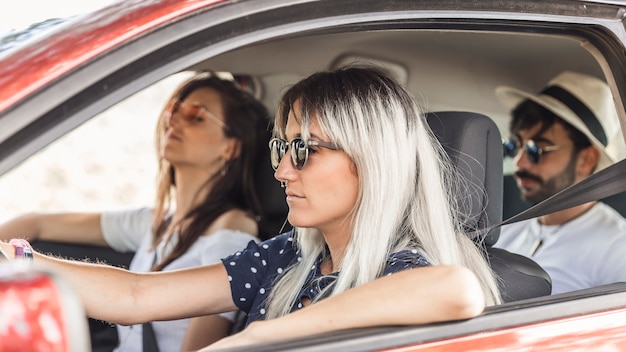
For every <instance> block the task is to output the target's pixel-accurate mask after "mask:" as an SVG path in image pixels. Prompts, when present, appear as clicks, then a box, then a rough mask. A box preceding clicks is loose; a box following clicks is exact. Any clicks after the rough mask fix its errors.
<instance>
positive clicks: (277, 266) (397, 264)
mask: <svg viewBox="0 0 626 352" xmlns="http://www.w3.org/2000/svg"><path fill="white" fill-rule="evenodd" d="M293 236H294V231H293V230H291V231H290V232H286V233H284V234H281V235H278V236H276V237H273V238H271V239H269V240H267V241H264V242H261V243H256V242H254V241H250V243H249V244H248V246H247V247H246V248H245V249H244V250H243V251H240V252H236V253H235V254H233V255H231V256H229V257H226V258H224V259H222V263H223V264H224V266H225V267H226V271H227V272H228V280H229V281H230V287H231V291H232V296H233V301H234V302H235V304H236V305H237V306H238V307H239V309H240V310H242V311H244V312H246V313H248V320H247V322H246V325H247V324H250V323H251V322H253V321H255V320H263V319H265V313H266V303H267V302H266V299H267V297H268V295H269V293H270V290H271V288H272V287H273V282H274V281H275V280H276V279H277V278H279V277H280V275H281V274H283V273H284V272H285V270H286V269H288V268H289V267H291V266H292V265H293V264H294V263H295V262H296V261H300V260H301V258H300V256H299V253H297V252H296V249H295V248H294V246H293V243H294V242H293ZM322 260H323V255H320V257H319V258H317V260H316V262H315V264H314V265H313V267H311V271H310V272H309V275H308V277H307V280H306V282H305V284H304V286H303V287H302V290H301V291H300V295H299V298H298V299H297V300H296V302H295V304H294V305H293V307H291V311H294V310H297V309H300V308H302V306H303V305H302V299H303V298H305V297H306V298H308V299H310V300H311V301H314V300H315V299H316V298H318V297H317V296H318V295H319V294H320V292H321V291H322V290H323V289H324V288H325V287H327V286H328V285H330V284H332V283H333V282H334V281H335V278H336V276H337V274H338V273H333V274H330V275H322V273H321V270H320V265H321V263H322ZM427 265H430V264H429V263H428V261H427V260H426V259H424V257H422V255H420V254H419V253H418V251H416V250H403V251H400V252H396V253H393V254H391V255H390V256H389V258H388V260H387V267H386V268H385V270H384V273H383V275H391V274H393V273H395V272H398V271H402V270H405V269H411V268H415V267H420V266H427ZM320 298H321V297H320Z"/></svg>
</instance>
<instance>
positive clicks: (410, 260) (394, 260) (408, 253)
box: [383, 249, 430, 275]
mask: <svg viewBox="0 0 626 352" xmlns="http://www.w3.org/2000/svg"><path fill="white" fill-rule="evenodd" d="M386 265H387V266H386V268H385V271H384V273H383V275H389V274H392V273H395V272H398V271H402V270H406V269H411V268H416V267H420V266H428V265H430V263H429V262H428V260H427V259H426V258H425V257H424V256H423V255H422V254H421V253H420V251H418V250H417V249H404V250H401V251H398V252H395V253H391V254H390V255H389V256H388V257H387V264H386Z"/></svg>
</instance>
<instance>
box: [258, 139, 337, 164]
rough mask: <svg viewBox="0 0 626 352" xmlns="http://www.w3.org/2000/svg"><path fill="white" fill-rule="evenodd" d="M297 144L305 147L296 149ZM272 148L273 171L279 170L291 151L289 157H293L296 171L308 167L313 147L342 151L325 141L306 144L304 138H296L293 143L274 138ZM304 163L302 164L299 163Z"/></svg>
mask: <svg viewBox="0 0 626 352" xmlns="http://www.w3.org/2000/svg"><path fill="white" fill-rule="evenodd" d="M296 144H301V145H302V146H303V147H300V148H299V149H298V148H296V147H295V145H296ZM268 146H269V148H270V163H271V165H272V169H274V170H278V166H279V165H280V162H281V161H282V160H283V158H284V157H285V154H287V151H289V155H290V156H291V165H292V166H293V168H294V169H296V170H302V169H303V168H304V166H305V165H306V162H307V160H308V159H309V150H310V148H311V147H322V148H326V149H330V150H340V148H339V147H338V146H337V145H336V144H335V143H333V142H323V141H308V142H305V141H304V140H303V139H302V138H300V137H296V138H294V139H292V140H291V141H289V142H287V141H286V140H284V139H282V138H272V139H271V140H270V142H269V145H268ZM302 153H304V157H301V155H302ZM300 161H302V163H301V164H300V163H299V162H300Z"/></svg>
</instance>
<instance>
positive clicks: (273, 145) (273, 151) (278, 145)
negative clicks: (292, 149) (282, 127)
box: [270, 138, 287, 170]
mask: <svg viewBox="0 0 626 352" xmlns="http://www.w3.org/2000/svg"><path fill="white" fill-rule="evenodd" d="M286 149H287V144H286V143H285V141H281V140H280V139H276V138H275V139H272V141H271V142H270V162H271V163H272V168H273V169H274V170H276V169H278V165H280V161H281V160H283V157H284V156H285V152H286Z"/></svg>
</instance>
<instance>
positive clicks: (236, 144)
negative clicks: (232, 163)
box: [223, 138, 241, 160]
mask: <svg viewBox="0 0 626 352" xmlns="http://www.w3.org/2000/svg"><path fill="white" fill-rule="evenodd" d="M226 143H227V146H226V149H224V153H223V156H224V159H225V160H233V159H237V158H238V157H239V155H241V142H240V141H239V140H237V139H235V138H229V139H228V141H227V142H226Z"/></svg>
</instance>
